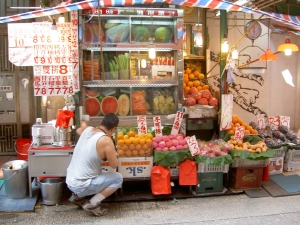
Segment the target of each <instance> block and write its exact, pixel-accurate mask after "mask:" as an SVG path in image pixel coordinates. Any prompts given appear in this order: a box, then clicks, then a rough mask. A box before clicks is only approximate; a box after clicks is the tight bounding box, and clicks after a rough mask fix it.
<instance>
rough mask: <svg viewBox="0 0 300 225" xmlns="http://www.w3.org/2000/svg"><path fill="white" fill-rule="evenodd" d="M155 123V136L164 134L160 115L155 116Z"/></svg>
mask: <svg viewBox="0 0 300 225" xmlns="http://www.w3.org/2000/svg"><path fill="white" fill-rule="evenodd" d="M153 125H154V133H155V137H161V136H163V133H162V128H161V120H160V116H154V117H153Z"/></svg>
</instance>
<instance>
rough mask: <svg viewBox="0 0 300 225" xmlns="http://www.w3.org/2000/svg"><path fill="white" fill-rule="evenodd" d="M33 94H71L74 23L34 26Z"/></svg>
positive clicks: (72, 92)
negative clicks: (54, 27)
mask: <svg viewBox="0 0 300 225" xmlns="http://www.w3.org/2000/svg"><path fill="white" fill-rule="evenodd" d="M32 26H33V39H32V40H33V49H34V51H33V52H34V67H33V72H34V79H33V84H34V95H35V96H43V95H52V96H53V95H72V94H74V87H73V84H74V82H73V72H72V70H73V63H72V57H71V56H72V37H71V28H72V26H71V23H57V24H56V26H57V30H52V29H51V27H52V23H48V22H46V23H45V22H42V23H32Z"/></svg>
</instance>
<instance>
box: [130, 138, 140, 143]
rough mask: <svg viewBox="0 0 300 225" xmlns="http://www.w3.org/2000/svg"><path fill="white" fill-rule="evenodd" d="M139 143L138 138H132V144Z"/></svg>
mask: <svg viewBox="0 0 300 225" xmlns="http://www.w3.org/2000/svg"><path fill="white" fill-rule="evenodd" d="M139 142H140V139H139V138H134V139H133V141H132V144H135V145H136V144H138V143H139Z"/></svg>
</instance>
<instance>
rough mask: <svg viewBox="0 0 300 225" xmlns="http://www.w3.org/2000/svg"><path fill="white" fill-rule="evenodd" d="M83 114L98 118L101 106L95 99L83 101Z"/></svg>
mask: <svg viewBox="0 0 300 225" xmlns="http://www.w3.org/2000/svg"><path fill="white" fill-rule="evenodd" d="M85 113H86V114H88V115H89V116H98V115H99V114H100V113H101V105H100V102H99V100H98V99H97V98H94V97H91V98H86V99H85Z"/></svg>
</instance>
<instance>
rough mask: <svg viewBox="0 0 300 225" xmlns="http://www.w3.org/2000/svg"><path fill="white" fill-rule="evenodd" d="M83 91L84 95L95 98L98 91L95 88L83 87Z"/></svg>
mask: <svg viewBox="0 0 300 225" xmlns="http://www.w3.org/2000/svg"><path fill="white" fill-rule="evenodd" d="M84 92H85V95H86V96H87V97H89V98H90V97H93V98H97V97H98V95H99V92H98V91H96V90H93V89H85V91H84Z"/></svg>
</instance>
